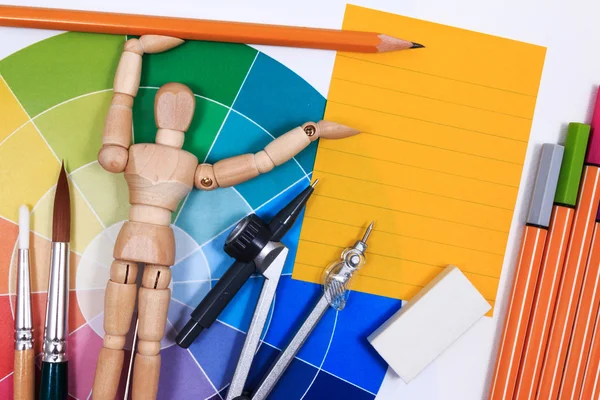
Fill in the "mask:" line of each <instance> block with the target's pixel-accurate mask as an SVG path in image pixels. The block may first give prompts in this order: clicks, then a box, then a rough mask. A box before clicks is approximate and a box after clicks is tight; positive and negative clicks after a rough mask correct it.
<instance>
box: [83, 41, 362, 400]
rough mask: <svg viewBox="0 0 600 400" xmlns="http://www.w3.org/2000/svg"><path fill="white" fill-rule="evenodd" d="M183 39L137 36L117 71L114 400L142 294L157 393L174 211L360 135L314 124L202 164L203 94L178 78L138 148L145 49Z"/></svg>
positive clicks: (143, 393)
mask: <svg viewBox="0 0 600 400" xmlns="http://www.w3.org/2000/svg"><path fill="white" fill-rule="evenodd" d="M181 43H183V41H182V40H180V39H175V38H170V37H161V36H154V35H148V36H142V37H141V38H140V39H131V40H128V41H127V42H126V43H125V49H124V52H123V55H122V57H121V60H120V62H119V66H118V68H117V73H116V76H115V81H114V95H113V99H112V102H111V106H110V108H109V111H108V115H107V118H106V123H105V127H104V132H103V136H102V148H101V150H100V152H99V153H98V162H99V163H100V165H102V167H103V168H104V169H105V170H107V171H109V172H113V173H120V172H124V174H125V179H126V181H127V185H128V187H129V202H130V204H131V208H130V210H129V221H127V222H125V224H124V225H123V227H122V228H121V231H120V232H119V235H118V237H117V241H116V244H115V248H114V253H113V256H114V258H115V260H114V262H113V263H112V266H111V270H110V280H109V281H108V283H107V286H106V294H105V301H104V330H105V336H104V345H103V348H102V349H101V350H100V355H99V358H98V364H97V367H96V375H95V378H94V386H93V398H94V399H110V400H113V399H114V398H115V396H116V393H117V388H118V386H119V381H120V377H121V370H122V367H123V362H124V351H123V348H124V346H125V338H126V336H127V334H128V332H129V328H130V326H131V318H132V316H133V311H134V308H135V301H136V296H137V300H138V319H139V321H138V339H139V340H138V343H137V353H136V356H135V361H134V367H133V381H132V382H133V383H132V397H133V399H143V400H149V399H154V398H156V394H157V391H158V379H159V373H160V341H161V339H162V337H163V335H164V330H165V325H166V322H167V311H168V306H169V301H170V298H171V291H170V289H169V288H168V286H169V283H170V281H171V270H170V266H171V265H173V263H174V259H175V238H174V235H173V230H172V229H171V227H170V222H171V213H172V212H173V211H175V210H176V208H177V206H178V204H179V202H180V201H181V200H182V199H183V198H184V197H185V196H186V195H187V194H188V193H189V192H190V191H191V190H192V188H193V187H194V186H195V187H196V188H198V189H201V190H212V189H215V188H217V187H227V186H233V185H236V184H238V183H241V182H244V181H247V180H249V179H252V178H254V177H256V176H258V175H259V174H261V173H265V172H268V171H270V170H271V169H273V168H274V167H275V166H277V165H280V164H283V163H284V162H286V161H288V160H290V159H291V158H293V157H294V156H295V155H296V154H298V153H299V152H300V151H301V150H302V149H304V148H305V147H306V146H308V145H309V144H310V143H311V142H312V141H314V140H316V139H317V138H319V137H323V138H328V139H338V138H343V137H348V136H351V135H355V134H357V133H358V131H357V130H355V129H352V128H348V127H345V126H343V125H339V124H336V123H332V122H327V121H320V122H318V123H312V122H309V123H306V124H304V125H302V127H298V128H294V129H292V130H291V131H289V132H287V133H285V134H284V135H282V136H280V137H278V138H277V139H275V140H274V141H273V142H271V143H269V144H268V145H267V146H266V147H265V149H264V150H262V151H259V152H258V153H256V154H244V155H240V156H236V157H231V158H228V159H224V160H220V161H218V162H216V163H215V164H214V165H210V164H200V165H198V159H197V158H196V156H194V155H193V154H191V153H189V152H187V151H185V150H182V149H181V147H182V146H183V142H184V132H185V131H186V130H187V129H188V128H189V126H190V123H191V121H192V117H193V114H194V108H195V98H194V94H193V93H192V91H191V90H190V89H189V88H188V87H187V86H185V85H182V84H179V83H168V84H166V85H164V86H162V87H161V88H160V89H159V90H158V92H157V93H156V98H155V104H154V113H155V119H156V125H157V127H158V131H157V133H156V143H148V144H146V143H144V144H134V145H130V144H131V126H132V110H131V109H132V106H133V99H134V97H135V96H136V94H137V91H138V88H139V83H140V74H141V65H142V55H143V54H144V53H157V52H161V51H166V50H169V49H171V48H173V47H176V46H178V45H179V44H181ZM207 212H210V211H209V210H207ZM141 265H145V267H144V272H143V275H142V282H141V287H140V288H139V290H138V285H137V282H136V279H137V271H138V268H139V267H140V266H141Z"/></svg>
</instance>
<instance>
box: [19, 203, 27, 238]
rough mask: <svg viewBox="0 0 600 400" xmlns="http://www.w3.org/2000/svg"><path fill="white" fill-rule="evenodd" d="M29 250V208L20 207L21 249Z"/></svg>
mask: <svg viewBox="0 0 600 400" xmlns="http://www.w3.org/2000/svg"><path fill="white" fill-rule="evenodd" d="M28 248H29V207H27V206H26V205H22V206H21V207H19V249H28Z"/></svg>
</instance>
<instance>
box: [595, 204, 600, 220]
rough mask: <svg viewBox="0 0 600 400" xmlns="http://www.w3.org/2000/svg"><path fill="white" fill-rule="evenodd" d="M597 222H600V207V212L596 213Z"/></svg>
mask: <svg viewBox="0 0 600 400" xmlns="http://www.w3.org/2000/svg"><path fill="white" fill-rule="evenodd" d="M596 221H597V222H600V207H598V212H597V213H596Z"/></svg>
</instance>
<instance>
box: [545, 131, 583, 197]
mask: <svg viewBox="0 0 600 400" xmlns="http://www.w3.org/2000/svg"><path fill="white" fill-rule="evenodd" d="M589 137H590V126H589V125H586V124H580V123H577V122H571V123H570V124H569V130H568V131H567V140H566V141H565V154H564V156H563V161H562V165H561V167H560V175H559V176H558V186H557V187H556V195H555V196H554V202H555V203H559V204H565V205H569V206H575V204H576V203H577V192H578V191H579V181H580V180H581V171H582V170H583V161H584V159H585V151H586V148H587V143H588V139H589Z"/></svg>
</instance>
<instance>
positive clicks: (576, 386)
mask: <svg viewBox="0 0 600 400" xmlns="http://www.w3.org/2000/svg"><path fill="white" fill-rule="evenodd" d="M599 286H600V214H597V215H596V224H595V226H594V233H593V235H592V246H591V251H590V256H589V258H588V261H587V268H586V272H585V277H584V280H583V288H582V290H581V296H580V299H579V305H578V307H577V314H576V317H575V327H574V328H573V334H572V335H571V342H570V343H569V351H568V353H567V363H566V365H565V371H564V373H563V379H562V383H561V386H560V391H559V398H560V399H561V400H562V399H565V400H578V399H579V395H580V393H581V386H582V383H583V374H584V372H585V366H586V363H587V360H588V355H589V352H590V345H591V342H592V334H593V329H594V322H595V321H596V316H597V314H598V306H600V287H599Z"/></svg>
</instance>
